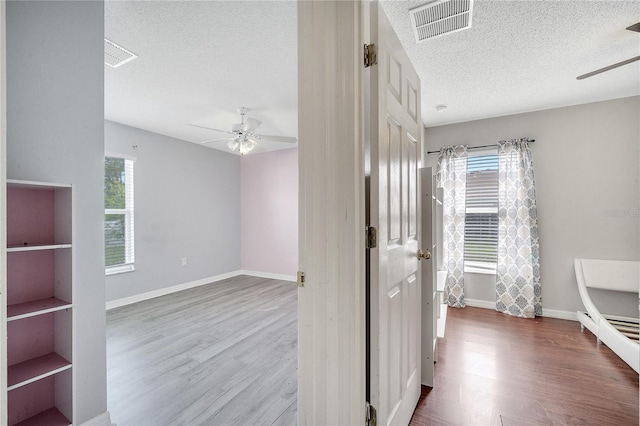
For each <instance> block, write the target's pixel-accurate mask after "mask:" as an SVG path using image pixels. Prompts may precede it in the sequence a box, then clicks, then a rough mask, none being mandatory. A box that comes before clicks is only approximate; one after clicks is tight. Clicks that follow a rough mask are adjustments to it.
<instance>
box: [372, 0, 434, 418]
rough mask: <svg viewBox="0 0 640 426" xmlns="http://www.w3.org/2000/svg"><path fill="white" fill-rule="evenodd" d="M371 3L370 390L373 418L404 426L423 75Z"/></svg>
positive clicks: (415, 347)
mask: <svg viewBox="0 0 640 426" xmlns="http://www.w3.org/2000/svg"><path fill="white" fill-rule="evenodd" d="M370 7H371V9H370V11H369V13H370V14H369V18H370V22H369V24H370V29H369V30H370V35H369V36H370V37H369V40H370V43H373V44H374V45H375V46H376V49H377V65H375V66H372V67H370V68H367V70H368V71H367V72H368V73H370V74H369V75H368V80H369V102H370V103H369V119H370V121H371V122H370V129H371V134H370V181H369V182H370V224H371V225H372V226H374V227H376V228H377V230H378V244H377V248H374V249H371V251H370V335H369V338H370V389H369V393H370V395H369V396H370V402H371V404H372V405H373V406H374V408H375V409H376V411H377V424H379V425H392V424H393V425H406V424H408V423H409V420H410V419H411V416H412V414H413V411H414V409H415V406H416V403H417V401H418V398H419V397H420V382H421V360H420V352H421V324H420V321H421V293H422V291H421V284H420V271H419V267H418V266H419V264H418V262H419V261H418V256H417V253H418V248H419V247H418V236H419V235H420V234H419V222H418V219H419V206H418V201H419V198H418V168H419V159H420V138H421V134H422V129H421V127H422V122H421V119H420V80H419V78H418V76H417V74H416V72H415V70H414V68H413V66H412V65H411V63H410V62H409V58H408V56H407V54H406V52H405V51H404V50H403V48H402V46H401V44H400V41H399V40H398V38H397V36H396V34H395V33H394V31H393V29H392V27H391V25H390V24H389V21H388V19H387V17H386V16H385V14H384V12H383V10H382V8H381V7H380V6H379V5H378V4H377V3H372V4H371V5H370ZM366 77H367V76H366V75H365V78H366ZM376 130H377V131H376Z"/></svg>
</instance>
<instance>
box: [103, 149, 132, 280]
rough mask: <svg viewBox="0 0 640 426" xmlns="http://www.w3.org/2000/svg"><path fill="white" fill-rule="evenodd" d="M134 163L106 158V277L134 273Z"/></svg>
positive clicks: (129, 160) (115, 158)
mask: <svg viewBox="0 0 640 426" xmlns="http://www.w3.org/2000/svg"><path fill="white" fill-rule="evenodd" d="M133 164H134V160H133V159H129V158H121V157H116V156H108V157H105V176H104V196H105V201H104V205H105V209H104V236H105V238H104V249H105V272H106V274H107V275H111V274H117V273H121V272H130V271H133V270H135V266H134V265H135V244H134V241H135V238H134V203H133Z"/></svg>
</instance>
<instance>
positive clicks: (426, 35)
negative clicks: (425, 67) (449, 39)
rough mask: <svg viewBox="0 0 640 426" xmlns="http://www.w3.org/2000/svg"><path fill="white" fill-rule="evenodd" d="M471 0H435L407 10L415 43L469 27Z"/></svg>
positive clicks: (471, 9)
mask: <svg viewBox="0 0 640 426" xmlns="http://www.w3.org/2000/svg"><path fill="white" fill-rule="evenodd" d="M472 11H473V0H436V1H432V2H430V3H427V4H424V5H422V6H418V7H416V8H413V9H411V10H409V16H410V17H411V25H412V27H413V33H414V35H415V36H416V43H420V42H423V41H425V40H428V39H431V38H435V37H440V36H443V35H445V34H451V33H455V32H458V31H462V30H466V29H467V28H471V14H472Z"/></svg>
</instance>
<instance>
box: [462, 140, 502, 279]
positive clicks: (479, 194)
mask: <svg viewBox="0 0 640 426" xmlns="http://www.w3.org/2000/svg"><path fill="white" fill-rule="evenodd" d="M497 257H498V155H497V153H496V152H495V150H492V151H480V152H477V153H474V154H472V155H469V157H468V158H467V193H466V219H465V230H464V270H465V272H477V273H486V274H494V273H495V272H496V262H497Z"/></svg>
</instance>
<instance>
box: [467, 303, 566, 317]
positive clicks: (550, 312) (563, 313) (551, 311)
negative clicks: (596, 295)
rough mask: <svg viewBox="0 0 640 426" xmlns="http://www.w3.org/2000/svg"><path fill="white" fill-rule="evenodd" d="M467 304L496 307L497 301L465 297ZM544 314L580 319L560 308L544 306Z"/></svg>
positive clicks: (479, 306)
mask: <svg viewBox="0 0 640 426" xmlns="http://www.w3.org/2000/svg"><path fill="white" fill-rule="evenodd" d="M465 301H466V303H467V306H473V307H476V308H483V309H493V310H495V309H496V302H491V301H488V300H479V299H465ZM542 316H543V317H547V318H556V319H563V320H569V321H578V317H577V315H576V313H575V312H570V311H561V310H559V309H547V308H542Z"/></svg>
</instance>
